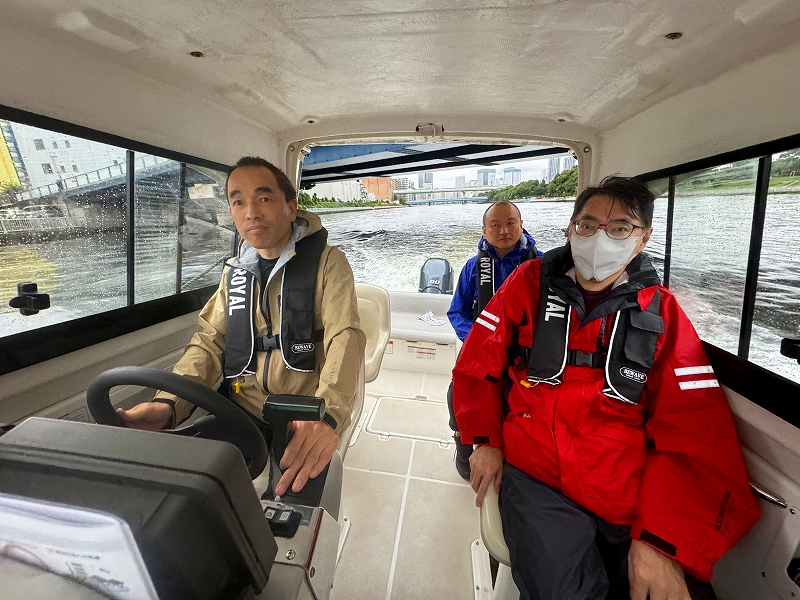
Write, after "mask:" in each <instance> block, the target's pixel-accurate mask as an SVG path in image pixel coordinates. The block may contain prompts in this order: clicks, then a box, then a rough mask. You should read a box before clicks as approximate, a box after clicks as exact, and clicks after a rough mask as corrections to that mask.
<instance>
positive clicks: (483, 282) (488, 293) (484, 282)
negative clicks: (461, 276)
mask: <svg viewBox="0 0 800 600" xmlns="http://www.w3.org/2000/svg"><path fill="white" fill-rule="evenodd" d="M523 235H524V234H523ZM538 255H539V252H538V250H537V249H536V244H531V246H530V248H528V251H527V252H526V253H525V254H524V256H523V257H522V259H521V260H520V261H519V264H520V265H521V264H522V263H524V262H525V261H526V260H530V259H532V258H536V257H537V256H538ZM518 266H519V265H518ZM496 267H497V265H496V264H495V260H494V259H493V258H492V257H491V255H490V254H489V253H488V252H486V250H484V249H483V248H478V255H477V256H476V260H475V275H476V277H477V278H478V282H477V283H478V302H477V303H476V304H475V306H474V307H473V309H472V320H473V321H474V320H475V319H477V318H478V315H479V314H481V312H482V311H483V309H484V308H486V305H487V304H489V300H491V299H492V296H494V291H495V287H494V282H495V269H496Z"/></svg>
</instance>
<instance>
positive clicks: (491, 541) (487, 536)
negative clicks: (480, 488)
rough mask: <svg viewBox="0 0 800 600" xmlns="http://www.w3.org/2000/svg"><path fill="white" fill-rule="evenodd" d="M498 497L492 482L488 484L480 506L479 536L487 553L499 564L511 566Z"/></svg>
mask: <svg viewBox="0 0 800 600" xmlns="http://www.w3.org/2000/svg"><path fill="white" fill-rule="evenodd" d="M498 501H499V497H498V495H497V492H495V491H494V483H492V484H491V485H489V489H488V490H486V496H485V497H484V499H483V506H481V537H482V538H483V545H484V546H486V549H487V550H488V551H489V554H491V555H492V556H494V558H495V559H496V560H497V561H498V562H499V563H501V564H504V565H507V566H509V567H510V566H511V557H510V556H509V553H508V546H506V540H505V538H504V537H503V523H502V521H501V520H500V505H499V503H498Z"/></svg>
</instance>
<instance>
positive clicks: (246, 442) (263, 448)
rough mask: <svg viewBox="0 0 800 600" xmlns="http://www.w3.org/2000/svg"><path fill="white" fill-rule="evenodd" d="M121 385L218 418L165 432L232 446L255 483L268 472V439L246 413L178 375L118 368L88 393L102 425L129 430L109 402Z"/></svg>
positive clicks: (99, 378) (100, 377)
mask: <svg viewBox="0 0 800 600" xmlns="http://www.w3.org/2000/svg"><path fill="white" fill-rule="evenodd" d="M118 385H138V386H142V387H148V388H153V389H156V390H164V391H165V392H170V393H171V394H175V395H176V396H179V397H181V398H183V399H184V400H186V401H187V402H190V403H192V404H194V405H195V406H199V407H200V408H203V409H205V410H207V411H208V412H209V413H211V414H212V415H214V417H215V418H209V417H202V418H200V419H198V420H197V421H196V422H195V423H193V424H191V425H187V426H185V427H181V428H179V429H172V430H165V431H164V433H168V434H172V435H183V436H189V437H207V438H211V439H220V440H222V441H226V442H230V443H232V444H233V445H235V446H236V447H237V448H238V449H239V451H240V452H241V453H242V456H243V457H244V460H245V463H246V464H247V470H248V472H249V473H250V478H251V479H255V478H256V477H258V475H259V474H260V473H261V471H263V470H264V467H265V466H266V464H267V460H268V458H269V453H268V451H267V443H266V442H265V441H264V436H263V435H262V434H261V432H260V431H259V429H258V426H256V424H255V423H254V422H253V420H252V419H251V418H250V417H249V416H248V415H247V414H246V413H245V412H244V410H242V409H241V408H239V407H238V406H237V405H236V404H234V403H233V402H231V401H230V400H228V399H227V398H226V397H225V396H222V395H221V394H218V393H217V392H215V391H214V390H212V389H211V388H208V387H206V386H204V385H203V384H201V383H198V382H196V381H192V380H191V379H187V378H186V377H181V376H180V375H176V374H175V373H169V372H167V371H160V370H158V369H148V368H146V367H117V368H115V369H110V370H108V371H105V372H103V373H101V374H100V375H98V376H97V377H96V378H95V380H94V381H92V383H91V384H89V388H88V389H87V390H86V404H87V406H88V408H89V412H90V413H91V415H92V417H93V418H94V420H95V421H96V422H97V423H98V424H100V425H113V426H117V427H125V426H126V425H125V421H123V419H122V417H120V416H119V415H118V414H117V411H116V410H115V409H114V407H113V405H112V404H111V399H110V398H109V392H110V391H111V388H113V387H115V386H118ZM220 431H224V432H225V435H224V436H223V435H220V434H219V432H220Z"/></svg>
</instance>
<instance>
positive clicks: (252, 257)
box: [228, 210, 322, 279]
mask: <svg viewBox="0 0 800 600" xmlns="http://www.w3.org/2000/svg"><path fill="white" fill-rule="evenodd" d="M321 229H322V220H321V219H320V218H319V216H318V215H316V214H314V213H312V212H308V211H305V210H298V211H297V217H296V218H295V220H294V222H293V223H292V235H290V236H289V242H288V243H287V244H286V247H285V248H284V249H283V252H281V255H280V257H279V258H278V262H277V263H275V267H274V268H273V269H272V273H270V279H272V275H273V274H274V273H275V272H276V271H278V269H280V267H282V266H283V265H284V264H286V261H288V260H289V259H290V258H291V257H292V256H294V254H295V251H294V246H295V244H296V243H297V241H298V240H301V239H303V238H304V237H307V236H309V235H311V234H313V233H316V232H317V231H319V230H321ZM258 257H259V254H258V250H256V249H255V248H253V247H252V246H251V245H250V244H248V243H247V242H246V241H244V240H242V242H241V244H240V245H239V254H238V255H237V256H234V257H233V259H231V260H230V261H228V264H229V265H230V266H232V267H237V268H242V269H247V270H248V271H250V272H251V273H255V274H256V275H257V276H259V275H260V269H259V268H258Z"/></svg>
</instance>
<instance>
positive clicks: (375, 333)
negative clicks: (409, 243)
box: [339, 283, 392, 459]
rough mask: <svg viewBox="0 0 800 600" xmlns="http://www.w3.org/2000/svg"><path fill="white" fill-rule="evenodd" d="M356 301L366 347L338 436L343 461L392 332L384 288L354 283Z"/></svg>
mask: <svg viewBox="0 0 800 600" xmlns="http://www.w3.org/2000/svg"><path fill="white" fill-rule="evenodd" d="M356 298H357V299H358V314H359V317H360V318H361V328H362V329H363V330H364V333H365V334H366V336H367V346H366V348H365V350H364V364H363V365H362V367H361V372H360V374H359V380H358V387H357V391H356V397H355V400H354V402H353V407H352V409H351V411H350V425H348V427H347V429H345V430H344V431H343V432H342V435H341V436H340V437H339V454H341V456H342V459H344V457H345V456H346V455H347V449H348V448H349V447H350V439H351V438H352V437H353V432H354V431H355V428H356V425H357V424H358V420H359V418H360V417H361V411H362V409H363V408H364V385H365V384H367V383H370V382H371V381H374V380H375V379H376V378H377V377H378V373H379V372H380V370H381V361H382V360H383V351H384V350H385V349H386V344H387V343H388V342H389V333H390V332H391V329H392V317H391V311H390V309H389V293H388V292H387V291H386V290H385V289H383V288H382V287H378V286H377V285H370V284H368V283H356Z"/></svg>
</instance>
